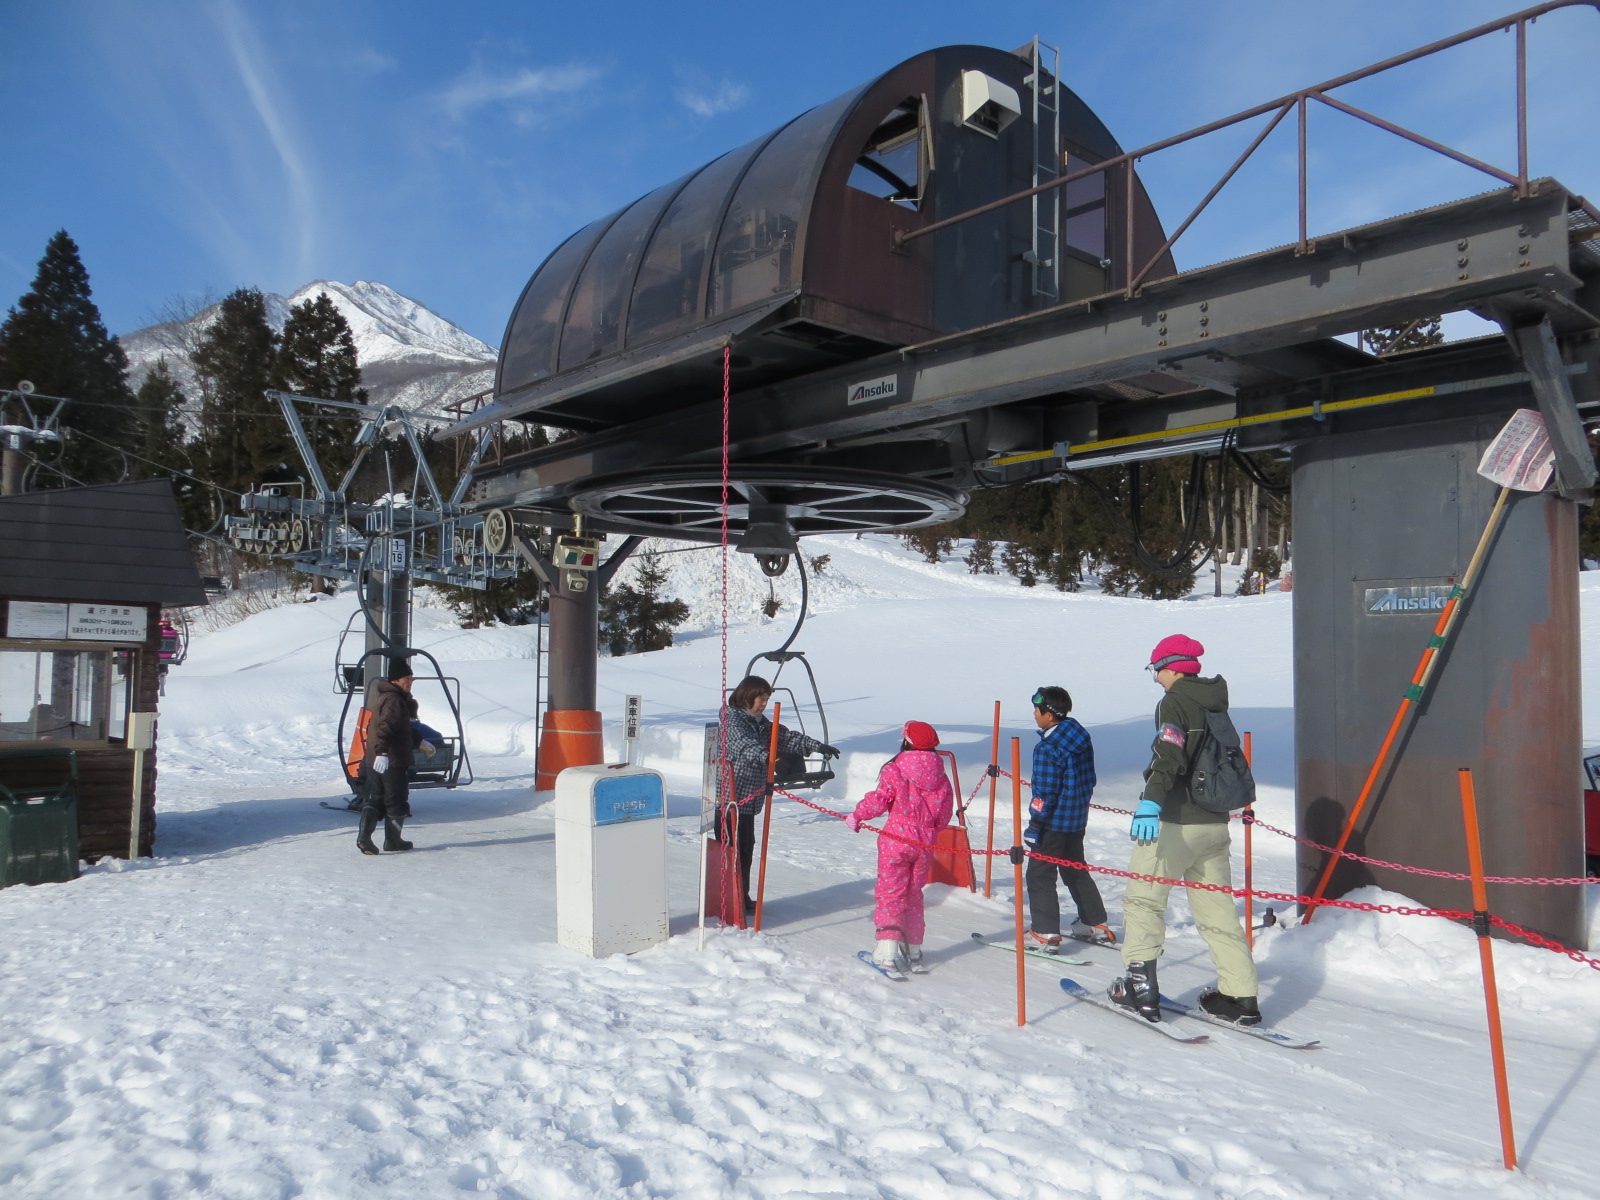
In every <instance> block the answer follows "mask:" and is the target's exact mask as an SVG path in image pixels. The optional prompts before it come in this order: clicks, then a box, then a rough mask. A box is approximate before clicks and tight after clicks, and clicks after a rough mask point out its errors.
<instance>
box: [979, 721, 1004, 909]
mask: <svg viewBox="0 0 1600 1200" xmlns="http://www.w3.org/2000/svg"><path fill="white" fill-rule="evenodd" d="M999 781H1000V701H998V700H996V701H995V702H994V741H993V742H992V743H991V744H990V747H989V841H988V844H987V845H986V846H985V847H984V849H986V850H989V851H993V850H994V793H995V787H996V785H997V784H998V783H999ZM993 892H994V854H993V853H989V854H985V855H984V856H983V898H984V899H985V900H987V899H988V898H989V897H990V896H991V895H992V894H993Z"/></svg>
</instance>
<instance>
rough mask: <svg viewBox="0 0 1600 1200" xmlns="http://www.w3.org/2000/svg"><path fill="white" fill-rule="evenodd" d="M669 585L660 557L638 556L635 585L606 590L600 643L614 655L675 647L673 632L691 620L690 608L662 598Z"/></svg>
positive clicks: (601, 615) (620, 585) (601, 607)
mask: <svg viewBox="0 0 1600 1200" xmlns="http://www.w3.org/2000/svg"><path fill="white" fill-rule="evenodd" d="M666 582H667V572H666V569H665V568H664V567H662V565H661V559H660V556H659V555H656V554H651V553H646V554H642V555H640V556H639V569H638V572H637V574H636V575H635V582H634V583H632V584H626V583H624V584H614V585H613V586H611V587H608V588H607V589H606V594H605V595H604V596H603V597H602V598H601V601H600V640H601V641H603V642H605V643H606V645H607V646H608V647H609V648H610V650H611V653H612V654H613V655H622V654H639V653H643V652H645V651H648V650H665V649H666V648H667V647H668V646H670V645H672V631H673V630H674V629H676V628H677V627H678V626H679V625H681V624H683V622H684V620H685V619H686V618H687V617H688V616H689V606H688V605H687V604H685V603H684V602H683V601H682V600H663V599H662V598H661V588H662V586H663V585H664V584H665V583H666Z"/></svg>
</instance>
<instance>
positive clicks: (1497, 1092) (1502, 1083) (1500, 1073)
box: [1458, 767, 1517, 1171]
mask: <svg viewBox="0 0 1600 1200" xmlns="http://www.w3.org/2000/svg"><path fill="white" fill-rule="evenodd" d="M1458 777H1459V779H1460V781H1461V816H1462V819H1463V820H1464V821H1465V822H1466V826H1467V862H1468V863H1469V864H1470V869H1471V871H1472V927H1473V929H1474V930H1475V931H1476V932H1477V934H1478V961H1479V963H1480V964H1481V965H1482V967H1483V1003H1484V1007H1485V1008H1487V1009H1488V1011H1489V1052H1490V1055H1491V1056H1492V1058H1493V1059H1494V1098H1495V1103H1496V1104H1498V1105H1499V1107H1500V1152H1501V1154H1502V1155H1503V1156H1504V1158H1505V1163H1506V1170H1508V1171H1515V1170H1516V1169H1517V1142H1516V1136H1515V1135H1514V1134H1513V1133H1512V1130H1511V1085H1510V1083H1509V1082H1508V1081H1507V1079H1506V1047H1505V1042H1504V1040H1503V1039H1502V1038H1501V1036H1500V993H1499V992H1498V991H1497V990H1496V988H1495V983H1494V949H1493V947H1492V945H1491V943H1490V941H1489V889H1488V887H1487V886H1486V885H1485V884H1484V881H1483V844H1482V842H1481V840H1480V839H1479V837H1478V797H1477V793H1476V792H1475V791H1474V789H1473V786H1472V771H1471V769H1470V768H1468V767H1462V768H1461V769H1460V771H1459V772H1458Z"/></svg>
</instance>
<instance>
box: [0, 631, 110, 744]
mask: <svg viewBox="0 0 1600 1200" xmlns="http://www.w3.org/2000/svg"><path fill="white" fill-rule="evenodd" d="M132 665H133V655H132V654H131V653H130V652H128V651H112V650H16V649H4V650H0V742H102V741H106V740H107V739H110V738H120V737H122V736H123V735H124V733H125V732H126V729H127V720H128V693H129V676H130V674H131V672H132Z"/></svg>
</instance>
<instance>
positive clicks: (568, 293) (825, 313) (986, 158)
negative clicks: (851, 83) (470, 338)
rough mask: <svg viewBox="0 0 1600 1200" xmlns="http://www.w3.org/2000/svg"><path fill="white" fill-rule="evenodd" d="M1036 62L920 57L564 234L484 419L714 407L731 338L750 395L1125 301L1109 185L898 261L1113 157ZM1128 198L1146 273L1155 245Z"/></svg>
mask: <svg viewBox="0 0 1600 1200" xmlns="http://www.w3.org/2000/svg"><path fill="white" fill-rule="evenodd" d="M1035 57H1036V51H1035V48H1034V47H1032V46H1029V47H1025V48H1024V49H1023V50H1021V51H1018V52H1016V53H1008V52H1005V51H1002V50H995V49H992V48H988V47H983V46H950V47H945V48H942V49H937V50H929V51H927V52H925V53H923V54H919V55H917V56H916V57H915V58H912V59H909V60H907V61H906V62H903V63H901V64H900V65H899V66H897V67H895V68H893V69H892V70H890V71H887V72H885V73H884V74H883V75H881V76H879V77H878V78H877V79H875V80H873V81H871V82H870V83H867V84H864V85H863V86H861V87H858V88H854V89H852V90H851V91H849V92H847V93H845V94H844V95H842V96H839V97H837V98H835V99H833V100H830V101H828V102H827V103H825V104H821V105H818V106H817V107H816V108H813V109H811V110H809V111H808V112H805V113H802V114H801V115H800V116H798V117H796V118H795V119H794V120H792V121H790V122H789V123H788V124H786V125H784V126H782V127H781V128H779V129H776V130H774V131H772V132H771V133H769V134H766V135H764V136H762V137H759V138H756V139H755V140H754V141H751V142H749V143H748V144H746V145H744V146H741V147H739V148H738V149H736V150H731V151H729V152H728V153H727V154H724V155H723V156H722V157H721V158H718V159H716V160H715V161H713V162H710V163H708V164H706V165H705V166H703V167H701V168H699V169H698V170H696V171H692V172H690V173H689V174H687V175H685V176H683V177H682V178H680V179H676V180H673V181H672V182H671V183H667V184H664V185H663V186H661V187H658V188H656V189H655V190H654V191H651V192H649V193H647V194H646V195H644V196H642V197H640V198H639V199H638V200H636V201H634V202H633V203H632V204H630V205H628V206H627V207H626V208H623V209H620V210H619V211H617V212H614V213H611V214H609V215H608V216H605V217H601V218H600V219H599V220H596V221H593V222H591V223H590V224H589V225H586V226H585V227H584V228H582V229H580V230H578V231H577V232H576V233H574V234H573V235H572V236H571V237H569V238H568V239H567V240H566V241H565V242H563V243H562V244H561V245H560V246H558V247H557V248H556V250H555V251H554V252H553V253H551V255H550V256H549V257H548V258H547V259H545V261H544V263H543V264H542V265H541V266H540V267H539V269H538V270H537V271H536V272H535V273H534V275H533V278H532V279H531V280H529V282H528V285H527V287H526V288H525V289H524V291H523V293H522V296H521V298H520V300H519V301H518V303H517V306H516V308H515V310H514V311H513V313H512V316H511V320H510V323H509V325H508V326H507V329H506V334H505V338H504V341H503V344H502V349H501V353H500V361H499V368H498V373H497V377H496V385H495V402H494V404H493V405H491V406H489V408H488V409H486V410H482V411H481V412H480V414H478V417H477V420H479V421H481V420H487V419H495V418H499V417H517V416H524V417H525V416H528V415H530V414H534V413H537V419H538V420H539V421H540V422H541V423H544V424H549V425H554V426H560V427H566V428H570V429H573V430H577V431H598V430H603V429H607V428H612V427H615V426H618V425H625V424H628V423H630V422H633V421H636V420H640V419H643V418H648V417H657V416H660V415H662V414H663V413H665V412H668V411H670V410H672V409H674V408H677V407H680V406H683V405H686V404H689V403H692V402H694V401H698V400H703V399H704V398H705V397H706V396H707V395H709V394H711V393H713V392H716V391H720V388H721V375H722V361H721V358H722V346H723V344H724V342H725V341H729V340H731V341H732V344H733V359H732V365H733V378H734V386H735V388H736V389H744V388H748V387H752V386H759V385H762V384H766V383H772V382H776V381H778V380H783V379H789V378H793V377H795V376H798V375H803V374H807V373H809V372H812V371H816V370H818V369H821V368H824V367H829V366H834V365H837V364H840V363H844V362H848V361H851V360H854V359H859V358H865V357H869V356H871V355H874V354H879V353H882V352H884V351H885V350H891V349H895V348H898V347H901V346H905V345H910V344H913V343H917V342H923V341H927V340H929V339H931V338H936V337H939V336H942V335H945V334H950V333H956V332H960V331H962V330H967V329H973V328H976V327H979V326H982V325H987V324H990V323H993V322H995V321H1000V320H1004V319H1006V318H1008V317H1014V316H1017V315H1020V314H1023V313H1027V312H1030V311H1035V310H1037V309H1040V308H1046V307H1051V306H1053V305H1055V304H1058V303H1061V302H1063V301H1069V300H1075V299H1081V298H1085V297H1089V296H1095V295H1099V294H1102V293H1104V292H1106V291H1108V290H1110V289H1112V288H1115V287H1118V286H1120V285H1121V284H1122V283H1124V282H1125V272H1126V264H1125V263H1124V262H1123V261H1122V259H1123V257H1124V255H1123V254H1121V253H1119V252H1118V251H1119V249H1120V248H1123V247H1126V246H1127V245H1128V238H1127V231H1126V230H1125V229H1123V228H1122V227H1121V225H1122V221H1123V220H1124V217H1123V214H1124V212H1125V211H1126V205H1125V197H1123V196H1121V195H1120V189H1121V188H1122V187H1123V186H1124V185H1123V183H1122V175H1121V173H1120V172H1108V174H1110V175H1112V176H1113V178H1112V179H1111V180H1109V181H1107V180H1106V179H1105V177H1104V176H1100V175H1096V176H1091V177H1088V178H1085V179H1083V180H1079V181H1076V182H1074V183H1072V184H1069V185H1067V186H1066V187H1064V188H1058V189H1054V190H1051V191H1049V192H1046V193H1044V194H1043V195H1042V196H1041V197H1040V198H1039V201H1038V203H1037V205H1033V204H1014V205H1010V206H1008V207H1005V208H1002V209H999V210H997V211H995V212H992V213H989V214H986V215H984V216H982V217H978V218H975V219H973V220H970V221H967V222H965V223H964V224H963V225H961V226H960V227H959V228H958V229H954V230H952V231H950V232H949V233H948V234H945V235H943V236H940V237H936V238H931V237H930V238H921V239H918V240H915V241H912V242H909V243H907V244H906V245H904V246H897V244H896V239H895V234H896V233H897V232H901V233H909V232H911V231H914V230H916V229H919V228H921V227H923V226H926V225H929V224H931V223H932V222H934V221H936V220H939V219H941V218H942V217H947V216H951V215H953V214H956V213H960V212H965V211H968V210H970V209H972V208H974V207H976V206H978V205H981V204H985V203H988V202H990V201H993V200H998V199H1000V198H1002V197H1005V196H1009V195H1013V194H1015V193H1016V192H1017V191H1019V190H1021V189H1025V188H1028V187H1030V186H1033V185H1034V184H1036V183H1039V182H1042V181H1045V180H1049V179H1054V178H1057V177H1059V176H1060V175H1061V174H1063V173H1065V171H1066V170H1067V169H1068V167H1069V166H1070V168H1071V169H1078V168H1081V167H1082V166H1084V165H1087V164H1092V163H1095V162H1099V161H1102V160H1104V159H1106V158H1110V157H1112V156H1114V155H1116V154H1119V153H1121V150H1120V148H1119V146H1118V145H1117V143H1116V140H1115V139H1114V138H1113V137H1112V136H1111V134H1110V132H1109V131H1108V130H1107V129H1106V127H1105V125H1104V124H1102V123H1101V121H1100V120H1099V119H1098V118H1097V117H1096V116H1095V115H1094V114H1093V113H1092V112H1091V111H1090V110H1089V108H1088V107H1087V106H1086V105H1085V104H1084V103H1083V102H1082V101H1081V100H1079V99H1078V97H1077V96H1075V95H1073V94H1072V92H1070V91H1069V90H1067V89H1066V88H1063V87H1059V85H1058V84H1056V82H1055V80H1054V78H1053V77H1052V76H1051V75H1050V73H1049V72H1048V71H1047V70H1044V69H1042V68H1040V69H1037V70H1036V68H1035ZM1035 80H1037V81H1038V87H1037V89H1036V88H1035ZM1134 187H1135V188H1136V195H1135V196H1134V204H1133V213H1134V220H1133V223H1134V229H1133V231H1132V232H1133V238H1132V244H1133V248H1134V251H1135V258H1136V260H1138V261H1143V260H1144V259H1147V258H1149V256H1150V255H1151V254H1152V253H1154V252H1155V251H1156V250H1157V249H1159V248H1160V247H1161V245H1162V243H1163V241H1164V240H1165V239H1164V234H1163V232H1162V229H1161V225H1160V222H1159V220H1158V219H1157V217H1156V214H1155V210H1154V208H1153V207H1152V206H1151V204H1150V201H1149V199H1148V198H1147V197H1146V195H1145V194H1144V190H1143V188H1142V187H1141V186H1140V185H1139V184H1138V181H1137V178H1135V180H1134ZM1108 191H1109V193H1110V194H1109V195H1108ZM1141 256H1142V257H1141ZM1167 269H1168V270H1170V263H1169V264H1168V267H1167Z"/></svg>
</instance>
